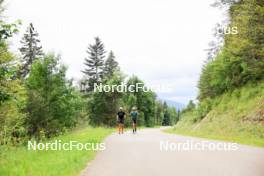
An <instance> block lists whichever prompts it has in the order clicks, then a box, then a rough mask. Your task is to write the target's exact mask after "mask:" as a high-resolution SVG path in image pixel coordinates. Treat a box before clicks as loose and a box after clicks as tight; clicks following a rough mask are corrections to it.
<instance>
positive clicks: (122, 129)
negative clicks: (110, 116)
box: [121, 124, 124, 134]
mask: <svg viewBox="0 0 264 176" xmlns="http://www.w3.org/2000/svg"><path fill="white" fill-rule="evenodd" d="M121 132H122V134H123V133H124V124H122V125H121Z"/></svg>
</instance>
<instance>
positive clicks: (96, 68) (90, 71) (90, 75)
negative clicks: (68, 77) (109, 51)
mask: <svg viewBox="0 0 264 176" xmlns="http://www.w3.org/2000/svg"><path fill="white" fill-rule="evenodd" d="M86 52H87V54H88V58H85V63H84V64H85V66H86V69H85V70H84V71H83V73H84V74H85V76H86V77H87V80H86V82H87V83H88V86H89V91H92V90H93V87H94V84H98V83H100V82H101V81H102V79H103V69H104V60H103V59H104V58H105V53H106V51H105V49H104V44H103V43H102V41H101V39H100V38H99V37H96V38H95V44H93V45H89V47H88V50H87V51H86Z"/></svg>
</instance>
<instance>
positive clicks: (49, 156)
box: [0, 127, 113, 176]
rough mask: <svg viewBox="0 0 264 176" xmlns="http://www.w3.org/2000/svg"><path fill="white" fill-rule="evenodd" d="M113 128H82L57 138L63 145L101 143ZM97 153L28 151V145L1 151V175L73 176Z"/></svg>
mask: <svg viewBox="0 0 264 176" xmlns="http://www.w3.org/2000/svg"><path fill="white" fill-rule="evenodd" d="M112 132H113V129H107V128H90V127H88V128H85V129H79V130H76V131H73V132H71V133H69V134H65V135H62V136H58V137H56V138H54V139H53V140H51V141H54V140H56V139H57V140H61V141H62V143H65V142H69V141H78V142H81V143H100V142H102V140H103V139H104V138H105V137H106V136H107V135H109V134H111V133H112ZM95 154H96V151H87V150H71V151H65V150H57V151H52V150H43V151H40V150H36V151H33V150H27V146H20V147H7V146H5V147H1V148H0V175H3V176H58V175H63V176H76V175H78V174H80V171H81V170H82V169H84V168H85V166H86V164H87V162H89V161H90V160H92V159H93V158H94V156H95Z"/></svg>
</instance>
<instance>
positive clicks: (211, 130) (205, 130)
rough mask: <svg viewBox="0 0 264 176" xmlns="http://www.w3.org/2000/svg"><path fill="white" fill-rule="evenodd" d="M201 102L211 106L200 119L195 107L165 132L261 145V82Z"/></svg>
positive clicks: (263, 92) (263, 86)
mask: <svg viewBox="0 0 264 176" xmlns="http://www.w3.org/2000/svg"><path fill="white" fill-rule="evenodd" d="M202 103H206V105H207V106H208V105H210V106H211V107H212V108H211V110H210V111H209V112H208V113H207V114H206V115H205V116H204V117H203V118H200V116H199V107H198V108H197V109H195V110H193V111H189V112H185V113H184V114H183V115H182V117H181V120H180V121H179V122H178V123H177V124H176V126H175V127H174V128H173V129H168V130H165V131H166V132H168V133H175V134H181V135H188V136H196V137H202V138H209V139H217V140H224V141H232V142H237V143H241V144H248V145H254V146H260V147H264V83H259V84H249V85H247V86H244V87H243V88H240V89H236V90H235V91H233V92H228V93H225V94H223V95H222V96H219V97H216V98H214V99H213V100H211V101H210V102H202ZM209 103H210V104H209ZM200 110H201V109H200Z"/></svg>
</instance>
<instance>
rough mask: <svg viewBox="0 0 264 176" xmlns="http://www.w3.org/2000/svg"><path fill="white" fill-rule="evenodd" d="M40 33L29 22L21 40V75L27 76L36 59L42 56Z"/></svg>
mask: <svg viewBox="0 0 264 176" xmlns="http://www.w3.org/2000/svg"><path fill="white" fill-rule="evenodd" d="M38 36H39V34H38V33H37V31H36V30H35V28H34V26H33V24H32V23H30V24H29V26H28V29H27V31H26V33H25V34H24V37H23V38H22V40H21V44H22V47H21V48H20V49H19V51H20V52H21V54H22V68H21V70H20V76H21V77H23V78H25V77H26V76H27V75H28V73H29V72H30V68H31V65H32V64H33V62H34V61H35V60H36V59H39V58H40V57H42V55H43V52H42V46H41V45H40V40H39V39H38Z"/></svg>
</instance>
